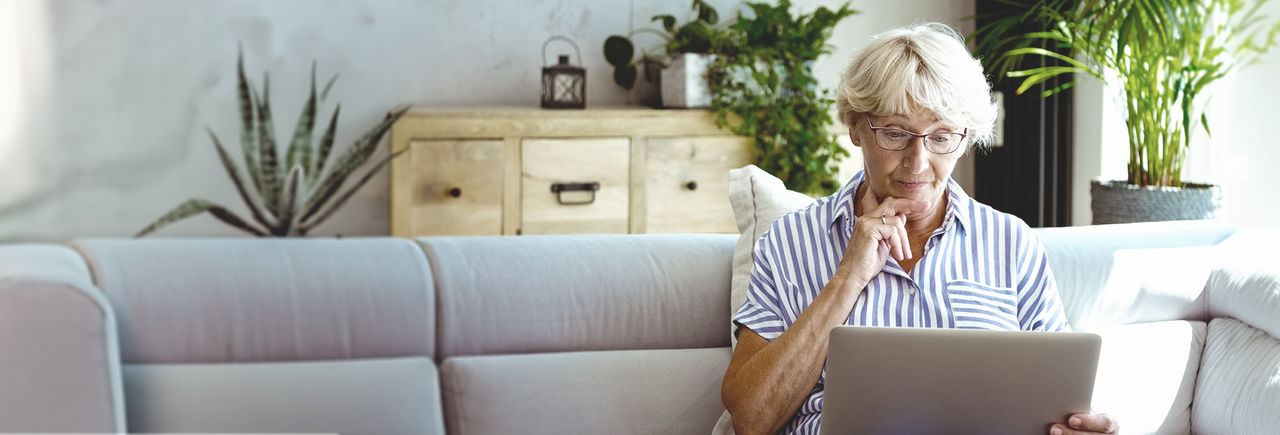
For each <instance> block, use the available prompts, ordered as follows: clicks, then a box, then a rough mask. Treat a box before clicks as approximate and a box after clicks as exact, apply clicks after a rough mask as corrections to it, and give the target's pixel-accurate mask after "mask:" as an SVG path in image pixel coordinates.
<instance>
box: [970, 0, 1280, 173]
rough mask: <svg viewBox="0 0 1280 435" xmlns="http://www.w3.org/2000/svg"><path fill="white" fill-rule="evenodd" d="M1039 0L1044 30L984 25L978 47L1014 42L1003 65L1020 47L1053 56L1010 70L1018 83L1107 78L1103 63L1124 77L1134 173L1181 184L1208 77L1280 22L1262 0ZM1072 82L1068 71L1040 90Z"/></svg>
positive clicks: (1243, 57) (1237, 61) (1220, 73)
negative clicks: (1005, 31)
mask: <svg viewBox="0 0 1280 435" xmlns="http://www.w3.org/2000/svg"><path fill="white" fill-rule="evenodd" d="M1014 3H1020V2H1014ZM1034 3H1035V4H1034V5H1032V6H1031V9H1029V11H1030V12H1029V13H1027V14H1026V15H1025V16H1024V17H1023V18H1038V19H1042V20H1045V22H1046V23H1047V24H1048V25H1049V30H1048V31H1045V32H1031V33H1027V34H1024V35H1017V36H1015V37H1012V39H1016V41H1014V42H1012V43H1011V41H1010V39H1011V38H1010V37H1007V36H1002V35H1000V34H999V32H996V31H994V30H998V29H996V28H992V29H985V30H987V31H988V33H986V35H985V36H984V37H983V38H982V40H980V41H979V42H978V47H979V51H982V50H983V47H995V46H1010V45H1012V46H1014V47H1016V48H1014V49H1012V50H1009V51H1007V52H1005V54H1004V55H1003V56H1005V58H1002V59H1001V62H999V63H998V65H999V67H998V70H1001V71H1002V72H1003V71H1005V70H1008V69H1009V66H1010V65H1014V64H1017V61H1018V60H1020V59H1021V58H1022V57H1023V56H1039V57H1042V58H1047V59H1052V60H1054V62H1052V63H1049V64H1044V65H1043V66H1040V67H1036V68H1028V69H1020V70H1016V71H1009V72H1007V76H1008V77H1021V78H1022V79H1023V81H1022V84H1021V85H1020V86H1019V88H1018V93H1022V92H1024V91H1026V90H1027V89H1030V88H1031V87H1032V86H1035V85H1037V84H1040V83H1044V82H1045V81H1047V80H1049V79H1051V78H1054V77H1057V76H1059V75H1061V74H1070V73H1085V74H1089V75H1091V76H1094V77H1097V78H1098V79H1100V80H1103V81H1104V82H1108V81H1109V80H1108V79H1107V78H1108V74H1107V72H1108V71H1111V72H1114V73H1115V78H1116V79H1118V80H1117V81H1116V82H1112V84H1119V85H1120V86H1122V87H1123V89H1124V94H1125V109H1126V110H1125V124H1126V126H1127V130H1128V136H1129V162H1128V165H1127V168H1128V183H1129V184H1134V185H1139V186H1172V187H1182V186H1183V181H1182V168H1183V165H1184V163H1185V160H1186V156H1187V149H1188V147H1189V146H1190V142H1191V136H1192V134H1193V132H1194V129H1195V128H1196V124H1197V123H1198V124H1200V125H1202V126H1203V127H1204V128H1205V132H1206V133H1209V132H1210V131H1209V123H1208V118H1207V116H1206V115H1205V113H1204V108H1205V103H1206V98H1205V96H1206V94H1207V91H1208V87H1209V85H1211V84H1212V83H1214V82H1215V81H1217V80H1219V79H1221V78H1223V77H1225V76H1226V75H1227V74H1229V73H1230V72H1232V71H1234V70H1236V69H1238V68H1240V67H1242V66H1245V65H1248V64H1249V63H1251V62H1253V61H1255V60H1256V59H1257V58H1258V57H1259V56H1260V55H1262V54H1263V53H1265V52H1266V51H1267V50H1268V49H1269V48H1270V47H1272V46H1273V45H1275V42H1276V35H1277V32H1280V23H1271V24H1266V23H1264V21H1265V20H1264V17H1263V16H1262V15H1259V13H1258V9H1259V8H1260V7H1261V6H1262V4H1263V3H1265V0H1263V1H1257V2H1252V3H1251V4H1247V3H1246V2H1245V1H1244V0H1161V1H1155V0H1041V1H1036V2H1034ZM1010 19H1016V18H1012V17H1010ZM997 27H998V25H997ZM982 30H984V29H980V32H981V31H982ZM1046 46H1047V47H1049V48H1056V49H1061V50H1065V51H1067V52H1069V53H1070V55H1064V54H1061V53H1059V52H1057V51H1055V50H1051V49H1046V48H1045V47H1046ZM1072 55H1074V57H1073V56H1072ZM1074 83H1075V82H1074V81H1070V80H1068V81H1066V82H1065V83H1064V84H1062V85H1060V86H1057V87H1054V88H1051V89H1048V90H1046V91H1044V92H1042V93H1041V95H1042V96H1048V95H1052V94H1054V93H1057V92H1059V91H1061V90H1063V89H1066V88H1069V87H1071V86H1072V85H1074Z"/></svg>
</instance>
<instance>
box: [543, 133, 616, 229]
mask: <svg viewBox="0 0 1280 435" xmlns="http://www.w3.org/2000/svg"><path fill="white" fill-rule="evenodd" d="M521 148H522V152H521V154H522V155H521V166H522V174H523V182H522V183H521V184H522V185H521V189H522V193H521V199H522V203H521V209H522V210H523V217H522V220H521V234H573V233H626V232H628V230H629V227H628V205H629V204H630V192H629V183H630V177H629V168H630V156H631V141H630V139H628V138H600V139H525V140H524V141H522V142H521ZM553 186H556V187H557V188H553ZM584 187H586V189H582V188H584Z"/></svg>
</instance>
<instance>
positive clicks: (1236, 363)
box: [1191, 317, 1280, 434]
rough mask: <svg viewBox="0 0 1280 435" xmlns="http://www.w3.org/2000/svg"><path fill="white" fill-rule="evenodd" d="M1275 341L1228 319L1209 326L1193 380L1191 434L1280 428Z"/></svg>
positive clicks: (1279, 355)
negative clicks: (1194, 381)
mask: <svg viewBox="0 0 1280 435" xmlns="http://www.w3.org/2000/svg"><path fill="white" fill-rule="evenodd" d="M1278 373H1280V340H1277V339H1276V337H1274V336H1272V335H1269V334H1267V333H1266V332H1263V331H1262V330H1259V329H1256V328H1254V327H1252V326H1249V325H1247V324H1245V323H1244V322H1241V321H1238V320H1236V319H1232V318H1225V317H1224V318H1217V319H1213V320H1212V321H1211V322H1209V337H1208V340H1207V341H1206V343H1205V349H1204V358H1203V360H1202V361H1201V363H1200V373H1199V375H1198V377H1197V378H1196V398H1195V402H1194V403H1193V404H1192V409H1191V423H1192V432H1193V433H1212V434H1219V433H1222V434H1226V433H1231V434H1263V433H1275V432H1276V428H1278V427H1280V412H1277V410H1280V382H1277V374H1278Z"/></svg>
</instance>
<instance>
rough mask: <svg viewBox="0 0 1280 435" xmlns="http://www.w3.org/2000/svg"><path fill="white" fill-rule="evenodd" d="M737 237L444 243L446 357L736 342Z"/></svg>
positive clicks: (442, 351)
mask: <svg viewBox="0 0 1280 435" xmlns="http://www.w3.org/2000/svg"><path fill="white" fill-rule="evenodd" d="M735 237H736V236H734V235H728V234H685V235H590V236H524V237H438V238H424V239H420V240H419V241H420V242H421V243H422V245H423V250H424V251H425V252H426V253H427V256H428V258H429V259H430V260H431V261H430V263H431V267H432V271H433V275H434V276H435V278H436V291H437V292H439V298H440V299H439V303H440V311H439V325H438V327H439V328H440V329H439V343H440V348H439V355H440V358H447V357H451V356H456V355H477V354H495V353H529V352H554V351H580V350H617V349H670V348H698V347H718V346H727V345H728V344H729V338H728V335H726V334H725V333H724V328H725V325H728V324H729V312H728V310H726V309H725V301H726V300H728V297H729V280H730V272H731V270H730V258H731V256H732V253H733V244H734V241H735Z"/></svg>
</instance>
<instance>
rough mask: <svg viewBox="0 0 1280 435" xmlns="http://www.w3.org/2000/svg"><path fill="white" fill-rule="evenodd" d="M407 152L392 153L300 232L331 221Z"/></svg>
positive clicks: (306, 223)
mask: <svg viewBox="0 0 1280 435" xmlns="http://www.w3.org/2000/svg"><path fill="white" fill-rule="evenodd" d="M405 151H408V149H403V150H400V151H397V152H395V153H392V154H391V155H389V156H387V157H384V158H383V159H382V161H380V162H378V164H376V165H374V166H373V169H370V170H369V172H366V173H365V174H364V176H363V177H360V181H357V182H356V184H355V185H353V186H351V188H350V189H347V191H346V193H343V194H342V195H341V196H338V199H337V200H336V201H334V202H333V205H332V206H329V208H328V209H327V210H325V212H324V213H321V214H320V216H319V217H317V218H316V219H315V220H314V221H311V222H305V223H302V224H300V225H301V228H299V230H301V231H306V230H310V229H311V228H315V226H316V225H320V224H321V223H322V222H324V221H325V220H326V219H329V216H330V215H332V214H333V212H334V211H337V210H338V209H339V208H342V205H343V204H346V202H347V200H348V199H351V196H352V195H354V194H355V193H356V191H358V190H360V186H364V183H367V182H368V181H369V179H370V178H373V175H374V174H377V173H378V171H381V170H382V168H383V167H385V166H387V163H390V162H391V159H394V158H396V156H399V155H401V154H404V152H405Z"/></svg>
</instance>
